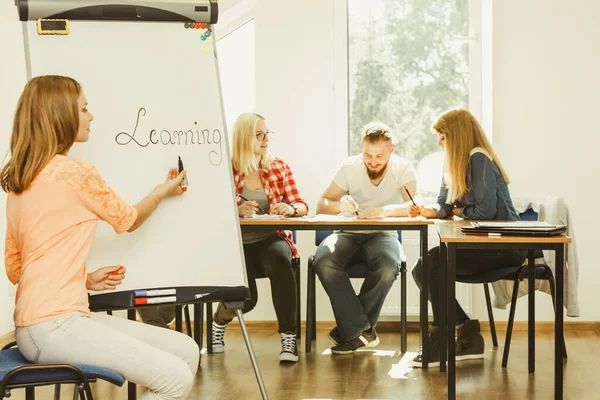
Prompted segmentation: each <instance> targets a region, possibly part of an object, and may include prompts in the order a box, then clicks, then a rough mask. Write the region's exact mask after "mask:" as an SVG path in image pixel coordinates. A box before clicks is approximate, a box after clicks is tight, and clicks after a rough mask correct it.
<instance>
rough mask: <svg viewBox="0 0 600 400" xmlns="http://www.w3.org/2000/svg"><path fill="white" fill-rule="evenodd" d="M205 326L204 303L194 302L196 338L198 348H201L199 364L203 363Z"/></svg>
mask: <svg viewBox="0 0 600 400" xmlns="http://www.w3.org/2000/svg"><path fill="white" fill-rule="evenodd" d="M203 326H204V304H202V303H196V304H194V340H195V341H196V343H197V344H198V349H200V358H199V359H198V364H202V337H203V333H204V332H203V329H202V327H203Z"/></svg>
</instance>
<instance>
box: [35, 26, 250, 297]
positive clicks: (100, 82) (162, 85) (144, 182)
mask: <svg viewBox="0 0 600 400" xmlns="http://www.w3.org/2000/svg"><path fill="white" fill-rule="evenodd" d="M24 24H25V26H24V29H25V30H26V32H25V33H26V34H25V41H26V43H25V48H26V53H27V49H28V50H29V51H28V53H29V54H28V59H29V64H30V66H29V67H30V69H31V75H32V76H38V75H48V74H58V75H67V76H70V77H72V78H74V79H76V80H77V81H78V82H79V83H80V84H81V85H82V87H83V91H84V94H85V95H86V97H87V100H88V104H89V105H88V109H89V110H90V112H91V113H92V114H93V115H94V117H95V119H94V120H93V121H92V124H91V133H90V138H89V141H88V142H87V143H83V144H79V143H76V144H75V145H74V146H73V148H72V150H71V151H70V152H69V156H70V157H73V158H77V159H82V160H85V161H87V162H89V163H91V164H92V165H94V166H96V167H97V168H98V170H99V172H100V174H101V175H102V176H103V177H104V179H105V180H106V181H107V183H108V184H109V185H110V186H111V187H112V188H113V189H114V190H115V191H116V193H117V194H118V195H119V196H121V197H122V198H123V199H124V200H125V201H127V202H129V203H130V204H135V203H137V202H138V201H140V200H141V199H142V198H144V197H145V196H146V195H147V194H148V193H149V192H150V191H151V190H152V189H153V188H154V187H155V186H156V185H157V184H158V183H161V182H163V181H164V179H165V178H166V174H167V171H168V169H169V168H171V167H177V157H178V156H181V158H182V160H183V162H184V167H185V169H186V170H187V176H188V181H189V186H188V190H187V192H186V193H184V195H183V196H180V197H177V198H172V199H167V200H165V201H163V202H162V203H161V204H160V206H159V207H158V209H157V210H156V211H155V212H154V214H153V215H152V216H151V217H150V218H149V220H148V221H147V222H146V223H145V224H144V225H142V227H140V228H139V229H138V230H137V231H135V232H133V233H124V234H122V235H117V234H116V233H115V232H114V230H113V229H112V227H110V226H109V225H108V224H106V223H104V222H100V223H99V225H98V230H97V234H96V238H95V240H94V244H93V247H92V250H91V254H90V257H89V259H88V263H87V266H88V270H90V271H91V270H94V269H96V268H98V267H101V266H105V265H116V264H122V265H124V266H126V267H127V276H126V279H125V280H124V283H123V284H122V285H121V286H119V289H118V290H119V291H124V290H133V289H147V288H173V287H183V286H185V287H190V286H191V287H196V286H198V287H207V286H208V287H244V288H247V287H248V281H247V277H246V268H245V264H244V257H243V249H242V245H241V243H242V242H241V234H240V228H239V222H238V215H237V204H236V201H235V197H234V187H233V180H232V171H231V157H230V154H229V145H228V140H227V133H226V131H225V125H224V118H223V108H222V99H221V93H220V84H219V77H218V65H217V58H216V51H215V49H214V47H213V46H214V44H211V43H207V42H206V41H202V39H201V37H200V33H199V31H198V30H195V29H186V28H184V24H183V23H170V22H159V23H156V22H129V21H122V22H121V21H112V22H107V21H70V33H69V34H68V35H38V33H37V29H36V26H35V22H34V21H31V22H24ZM178 297H179V296H178ZM241 300H243V298H242V299H241Z"/></svg>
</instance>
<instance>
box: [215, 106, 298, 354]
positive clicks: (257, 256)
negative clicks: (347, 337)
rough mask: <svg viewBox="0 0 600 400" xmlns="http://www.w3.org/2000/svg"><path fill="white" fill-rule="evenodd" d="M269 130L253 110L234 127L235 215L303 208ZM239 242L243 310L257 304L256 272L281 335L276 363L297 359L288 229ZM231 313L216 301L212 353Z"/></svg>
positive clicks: (250, 234) (249, 234) (293, 213)
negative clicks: (246, 292) (266, 284)
mask: <svg viewBox="0 0 600 400" xmlns="http://www.w3.org/2000/svg"><path fill="white" fill-rule="evenodd" d="M272 134H273V132H272V131H270V130H269V129H268V127H267V121H266V120H265V118H264V117H262V116H260V115H258V114H242V115H240V116H239V117H238V118H237V120H236V122H235V125H234V126H233V143H232V154H231V158H232V164H233V180H234V184H235V192H236V197H237V200H238V214H239V216H240V217H250V216H252V215H253V214H264V213H268V214H277V215H282V216H287V217H300V216H303V215H306V213H307V212H308V205H307V204H306V202H305V201H304V200H303V199H302V197H301V196H300V193H299V192H298V188H297V186H296V180H295V179H294V174H293V173H292V170H291V169H290V167H289V165H287V164H286V163H285V162H283V161H282V160H280V159H279V158H276V157H273V156H272V155H271V154H270V153H269V142H270V140H271V136H272ZM242 242H243V245H244V254H245V261H246V272H247V275H248V283H249V285H250V292H251V299H250V300H248V301H247V302H246V304H245V306H244V309H243V310H242V311H243V312H244V313H247V312H248V311H251V310H252V309H253V308H254V306H256V302H257V301H258V292H257V289H256V275H257V272H259V271H260V272H261V274H262V275H264V276H267V277H268V278H269V280H270V283H271V297H272V299H273V305H274V307H275V313H276V314H277V321H278V323H279V334H280V336H281V352H280V354H279V362H297V361H298V350H297V345H296V299H297V297H296V283H295V280H294V273H293V270H292V259H293V258H295V257H297V256H298V250H297V249H296V246H295V245H294V242H293V240H292V232H290V231H244V232H242ZM234 317H235V311H234V310H228V309H226V308H225V307H224V306H223V304H219V307H218V308H217V311H216V312H215V315H214V321H213V326H212V334H213V351H214V352H215V353H221V352H223V351H224V350H225V342H224V340H223V336H224V334H225V327H226V326H227V324H228V323H229V322H231V321H232V320H233V318H234Z"/></svg>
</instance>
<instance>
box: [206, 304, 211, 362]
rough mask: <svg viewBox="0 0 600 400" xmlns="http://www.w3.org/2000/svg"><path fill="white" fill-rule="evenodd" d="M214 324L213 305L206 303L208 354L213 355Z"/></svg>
mask: <svg viewBox="0 0 600 400" xmlns="http://www.w3.org/2000/svg"><path fill="white" fill-rule="evenodd" d="M212 322H213V312H212V303H206V352H207V353H208V354H212V352H213V347H212V343H213V341H212Z"/></svg>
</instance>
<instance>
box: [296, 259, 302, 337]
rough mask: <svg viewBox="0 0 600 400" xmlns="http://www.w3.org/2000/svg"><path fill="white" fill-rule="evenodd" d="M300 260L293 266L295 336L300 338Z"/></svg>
mask: <svg viewBox="0 0 600 400" xmlns="http://www.w3.org/2000/svg"><path fill="white" fill-rule="evenodd" d="M299 263H300V260H298V264H296V266H295V268H294V278H295V279H296V338H297V339H301V338H302V327H301V320H300V302H301V299H302V294H301V293H300V265H299Z"/></svg>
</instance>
